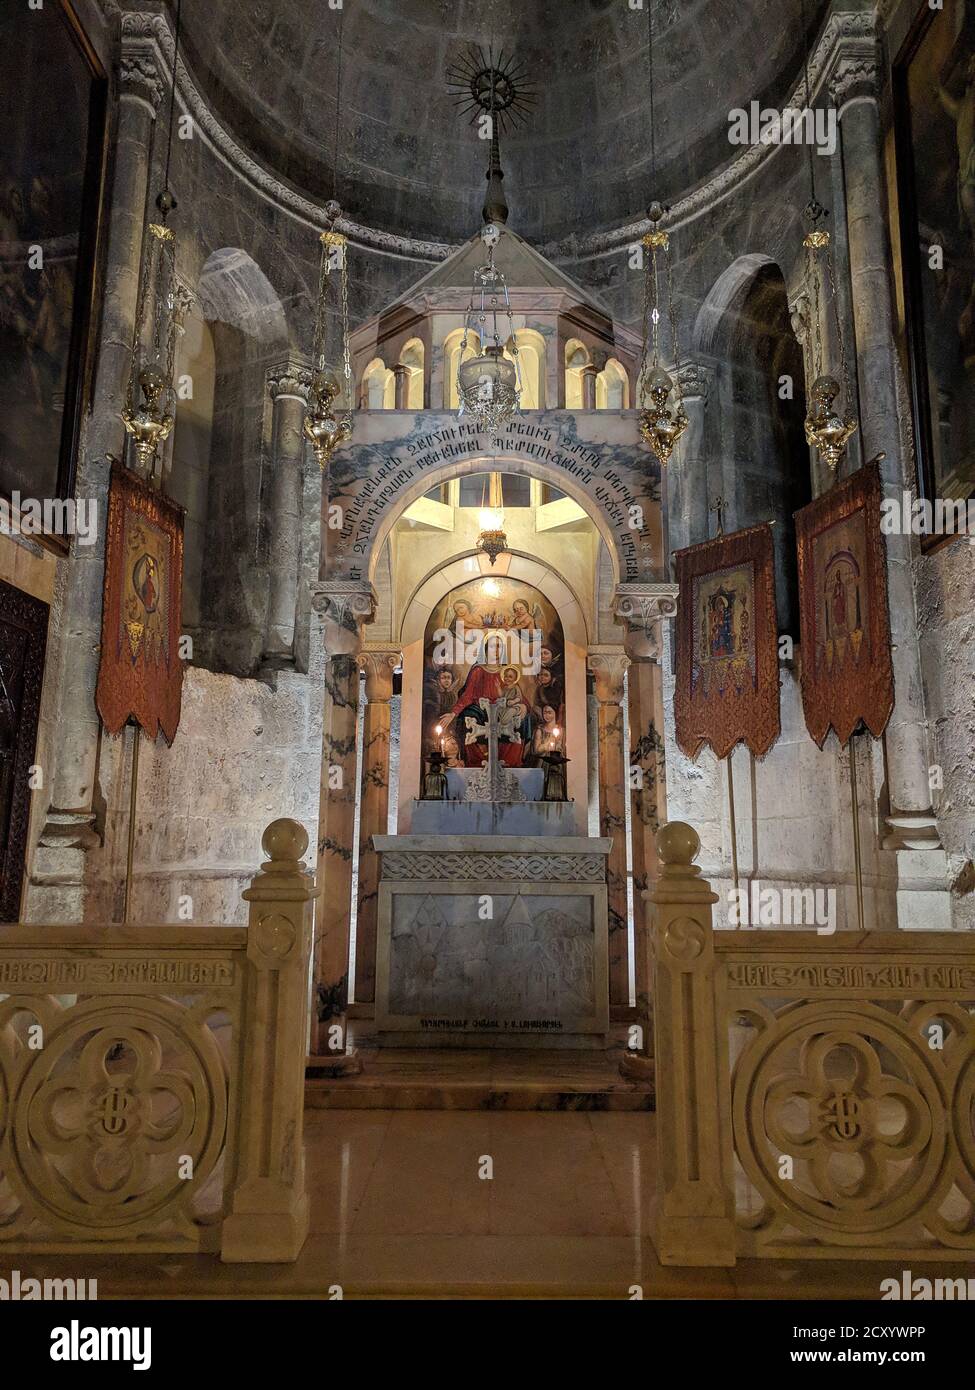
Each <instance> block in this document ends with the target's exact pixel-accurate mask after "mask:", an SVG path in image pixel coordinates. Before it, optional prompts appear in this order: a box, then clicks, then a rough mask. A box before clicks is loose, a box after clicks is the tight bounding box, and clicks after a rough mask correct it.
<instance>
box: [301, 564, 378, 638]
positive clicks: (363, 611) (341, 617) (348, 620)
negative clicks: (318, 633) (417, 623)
mask: <svg viewBox="0 0 975 1390" xmlns="http://www.w3.org/2000/svg"><path fill="white" fill-rule="evenodd" d="M309 592H310V594H311V606H312V610H313V612H315V613H316V614H317V615H318V617H319V620H320V622H321V626H322V639H323V641H324V644H325V650H326V652H327V653H328V655H329V656H354V655H356V654H357V653H358V651H359V648H360V646H361V643H362V639H361V633H360V628H361V626H362V624H363V623H371V622H372V621H373V620H374V618H375V616H376V608H377V606H378V602H379V601H378V599H377V597H376V591H375V589H374V588H373V587H372V585H371V584H370V583H368V582H367V581H366V580H362V579H324V580H320V581H319V582H318V583H317V584H311V585H309Z"/></svg>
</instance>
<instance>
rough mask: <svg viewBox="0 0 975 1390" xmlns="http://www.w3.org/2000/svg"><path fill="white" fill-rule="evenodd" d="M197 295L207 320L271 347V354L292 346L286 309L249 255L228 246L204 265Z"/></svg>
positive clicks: (212, 253) (216, 252)
mask: <svg viewBox="0 0 975 1390" xmlns="http://www.w3.org/2000/svg"><path fill="white" fill-rule="evenodd" d="M197 295H198V296H199V300H200V306H201V308H202V310H203V315H204V318H206V319H207V321H208V322H210V323H211V324H223V325H225V326H226V327H228V328H233V329H236V330H237V331H238V332H240V333H243V334H246V336H247V337H248V338H253V339H257V340H259V341H260V342H263V343H265V344H266V345H267V349H268V352H269V353H270V352H278V351H282V350H283V349H285V348H287V347H288V346H289V335H288V325H287V320H286V318H285V313H284V308H283V307H282V304H281V300H280V298H279V296H278V293H277V291H276V290H275V288H274V286H273V285H272V284H271V282H270V280H268V278H267V276H266V275H265V274H264V272H263V270H261V268H260V266H259V265H258V264H257V262H256V261H254V260H253V259H252V258H251V257H250V256H249V255H248V254H247V252H246V251H242V250H241V249H240V247H237V246H224V247H221V249H220V250H219V251H213V252H211V254H210V255H209V256H208V257H207V259H206V261H205V262H204V263H203V268H202V270H201V271H200V278H199V282H198V284H197Z"/></svg>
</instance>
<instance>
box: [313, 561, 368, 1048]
mask: <svg viewBox="0 0 975 1390" xmlns="http://www.w3.org/2000/svg"><path fill="white" fill-rule="evenodd" d="M312 605H313V609H314V612H315V614H316V617H317V619H318V621H319V624H320V629H321V639H322V641H323V643H324V646H325V652H326V660H325V666H324V686H325V710H324V723H323V732H322V779H321V800H320V803H319V813H318V871H317V874H316V880H315V881H316V883H317V885H318V897H317V899H316V905H315V906H316V911H315V918H316V920H315V947H314V953H313V960H314V964H313V976H312V978H313V988H314V1000H315V1008H314V1010H313V1022H312V1038H311V1050H312V1052H313V1053H314V1054H315V1055H316V1056H317V1057H320V1058H321V1062H322V1065H323V1066H327V1067H328V1069H329V1071H331V1072H333V1073H337V1072H340V1071H355V1070H358V1069H359V1061H358V1058H357V1057H356V1056H355V1053H354V1052H352V1051H350V1050H349V1047H348V1031H347V1022H348V1019H347V1015H348V1002H349V927H350V922H351V916H352V911H351V909H352V860H353V830H354V824H355V799H356V796H355V794H356V776H355V772H356V728H357V716H358V709H359V649H360V646H361V639H360V624H361V623H363V622H371V621H372V618H373V616H374V614H375V611H376V596H375V593H374V591H373V590H372V587H371V586H370V585H368V584H366V583H364V582H362V581H352V580H324V581H321V582H319V583H318V584H315V585H313V586H312Z"/></svg>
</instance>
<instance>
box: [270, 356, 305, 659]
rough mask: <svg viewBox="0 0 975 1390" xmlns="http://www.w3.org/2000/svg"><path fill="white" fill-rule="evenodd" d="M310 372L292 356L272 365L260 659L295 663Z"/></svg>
mask: <svg viewBox="0 0 975 1390" xmlns="http://www.w3.org/2000/svg"><path fill="white" fill-rule="evenodd" d="M310 385H311V373H310V371H309V370H308V368H307V367H306V366H304V365H302V364H301V363H300V362H298V361H295V360H294V359H289V360H288V361H287V362H283V363H280V364H279V365H278V366H276V367H271V368H270V369H269V370H268V373H267V389H268V394H269V395H270V398H271V402H272V405H271V411H272V420H271V486H270V489H269V517H268V523H269V537H268V550H269V576H268V578H269V589H268V605H267V628H266V633H265V638H264V658H263V664H264V665H265V666H270V667H280V666H292V665H293V664H294V638H295V614H296V610H297V600H298V569H299V566H300V563H301V493H302V486H303V481H302V464H303V460H304V448H305V446H304V437H303V435H302V423H303V420H304V415H305V411H306V410H307V408H308V390H309V387H310Z"/></svg>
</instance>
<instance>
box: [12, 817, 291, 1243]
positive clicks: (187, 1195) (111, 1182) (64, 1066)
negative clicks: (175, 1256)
mask: <svg viewBox="0 0 975 1390" xmlns="http://www.w3.org/2000/svg"><path fill="white" fill-rule="evenodd" d="M263 844H264V849H265V851H266V853H267V855H268V862H267V863H265V864H263V865H262V866H261V868H260V870H259V871H258V873H257V874H256V876H255V878H254V879H253V881H252V884H251V886H250V888H248V889H247V890H246V891H245V893H244V897H245V899H246V900H247V901H248V903H249V920H248V925H247V927H246V928H238V927H219V926H193V925H189V924H187V925H179V926H175V925H168V926H128V927H121V926H104V927H99V926H77V927H75V926H35V925H30V926H27V925H14V926H2V927H0V1251H2V1250H7V1251H14V1250H16V1251H36V1250H45V1251H64V1252H70V1251H88V1252H93V1251H118V1252H135V1251H164V1250H165V1251H172V1250H183V1251H186V1250H196V1251H211V1252H217V1251H219V1253H220V1256H221V1258H222V1259H223V1260H226V1261H251V1260H261V1261H265V1260H266V1261H286V1260H294V1259H295V1258H296V1257H297V1255H298V1252H299V1251H300V1249H301V1246H302V1244H303V1243H304V1239H305V1236H306V1234H307V1225H308V1210H307V1197H306V1195H305V1191H304V1164H303V1151H302V1106H303V1100H304V1063H305V1052H306V1030H307V1003H306V1000H307V980H308V962H309V954H310V950H311V936H312V902H313V898H314V891H315V890H314V881H313V879H312V876H311V875H310V874H308V873H307V872H305V871H304V869H303V867H302V865H301V863H300V858H301V855H302V854H304V852H305V849H306V847H307V844H308V837H307V834H306V833H305V831H304V830H303V829H302V827H301V826H300V825H298V824H297V822H295V821H291V820H279V821H275V822H273V823H272V824H271V825H270V826H268V828H267V830H266V831H265V832H264V839H263Z"/></svg>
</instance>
